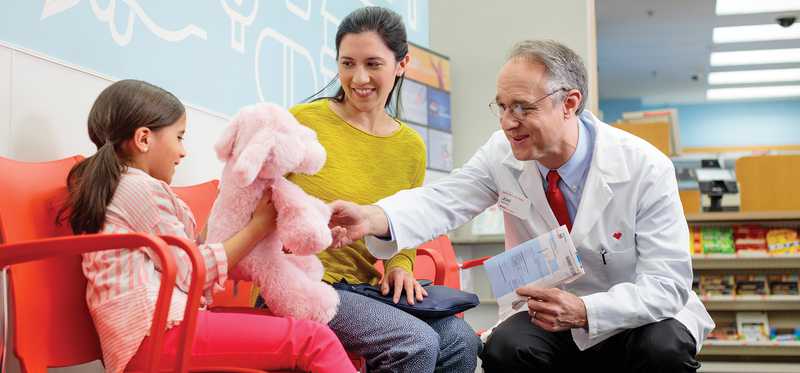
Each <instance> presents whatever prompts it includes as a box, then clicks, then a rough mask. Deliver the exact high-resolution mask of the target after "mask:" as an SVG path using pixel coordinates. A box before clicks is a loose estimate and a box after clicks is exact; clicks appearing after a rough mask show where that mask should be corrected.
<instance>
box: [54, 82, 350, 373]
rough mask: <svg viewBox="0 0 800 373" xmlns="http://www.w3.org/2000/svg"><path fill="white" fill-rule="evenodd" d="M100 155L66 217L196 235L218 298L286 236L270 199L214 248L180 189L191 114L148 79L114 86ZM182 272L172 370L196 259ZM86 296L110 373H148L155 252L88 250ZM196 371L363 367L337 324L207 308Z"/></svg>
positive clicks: (96, 225) (73, 174) (96, 113)
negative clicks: (245, 264)
mask: <svg viewBox="0 0 800 373" xmlns="http://www.w3.org/2000/svg"><path fill="white" fill-rule="evenodd" d="M88 125H89V137H90V138H91V140H92V142H93V143H94V144H95V146H97V152H96V153H95V154H94V155H92V156H90V157H89V158H86V159H85V160H83V161H82V162H80V163H78V164H77V165H76V166H75V167H74V168H73V169H72V170H71V171H70V173H69V176H68V180H67V181H68V188H69V199H68V202H67V205H66V206H65V208H64V209H63V210H62V215H64V216H65V217H66V218H67V219H68V220H69V223H70V226H71V227H72V230H73V231H74V232H75V234H86V233H125V232H143V233H150V234H156V235H172V236H178V237H183V238H187V239H190V240H195V241H196V242H197V244H198V249H199V251H200V253H201V254H202V256H203V257H204V259H205V260H204V262H205V263H206V279H205V287H206V298H204V301H206V303H207V301H210V297H209V296H210V295H211V294H212V293H213V291H214V290H217V289H222V287H223V286H224V284H225V280H226V278H227V273H228V268H232V267H233V266H235V265H236V263H237V262H238V261H239V259H241V258H243V257H244V256H245V255H247V254H248V253H249V252H250V250H252V249H253V247H254V246H255V244H256V243H257V242H258V241H260V240H261V239H262V238H263V237H265V236H266V235H268V234H269V233H271V232H272V231H273V230H274V229H275V209H274V207H273V206H272V203H271V201H270V196H269V195H268V194H265V195H264V196H263V197H262V199H261V201H260V202H259V205H258V206H257V207H256V210H255V212H254V213H253V217H252V218H251V221H250V223H249V224H248V225H247V226H246V227H245V228H243V229H242V230H241V231H240V232H238V233H237V234H235V235H234V236H233V237H231V238H229V239H228V240H227V241H225V242H221V243H205V242H203V241H204V240H205V239H204V238H203V237H199V236H198V235H197V232H198V229H197V227H196V226H195V220H194V217H193V216H192V213H191V211H190V210H189V208H188V207H187V206H186V204H185V203H184V202H183V201H181V200H180V199H179V198H178V197H177V196H176V195H175V193H174V192H173V191H172V189H170V187H169V183H170V182H171V181H172V176H173V175H174V173H175V166H177V165H178V164H179V163H180V161H181V159H182V158H183V157H184V156H185V155H186V151H185V149H184V147H183V144H182V141H183V136H184V135H185V134H186V112H185V109H184V107H183V105H182V104H181V102H180V101H179V100H178V99H177V98H176V97H175V96H174V95H172V94H171V93H169V92H167V91H165V90H163V89H161V88H159V87H156V86H154V85H152V84H149V83H146V82H142V81H138V80H123V81H119V82H116V83H114V84H112V85H111V86H109V87H108V88H106V89H105V90H103V92H101V93H100V96H99V97H98V98H97V100H96V101H95V103H94V105H93V106H92V109H91V112H90V113H89V121H88ZM173 252H174V255H175V256H176V261H177V267H178V275H177V278H176V286H175V288H176V289H175V291H174V292H173V296H172V301H171V304H170V310H169V318H168V325H169V326H170V327H169V330H168V331H167V335H166V338H165V343H164V347H163V352H162V353H163V358H162V360H161V361H162V364H164V367H163V369H167V370H172V369H173V368H174V362H175V357H176V354H177V350H178V347H179V346H178V340H179V338H178V336H179V335H180V331H181V328H182V327H183V326H182V324H181V321H182V317H183V311H184V309H185V307H186V301H187V295H186V293H187V292H188V288H189V283H190V281H191V264H190V262H189V258H188V257H187V256H186V254H185V253H184V252H183V251H181V250H178V249H175V250H174V251H173ZM82 265H83V273H84V275H85V276H86V278H87V280H88V281H87V286H86V301H87V305H88V306H89V311H90V313H91V316H92V319H93V321H94V324H95V327H96V328H97V333H98V336H99V337H100V345H101V347H102V349H103V363H104V365H105V369H106V372H111V373H117V372H122V371H123V370H126V369H127V370H140V369H142V368H143V367H144V363H145V361H144V360H145V359H144V356H141V354H140V353H139V351H144V350H147V349H145V348H144V347H145V346H146V345H147V343H148V338H147V336H146V335H147V332H148V331H149V329H150V325H151V323H152V316H153V310H154V308H155V303H156V298H157V296H158V288H159V283H160V273H159V268H158V264H157V263H156V262H155V260H154V257H153V256H151V254H150V253H148V251H146V250H142V249H138V248H129V249H118V250H111V251H103V252H98V253H89V254H84V256H83V263H82ZM197 329H198V330H197V331H196V334H195V340H194V341H193V343H192V359H191V365H192V366H220V365H224V366H235V367H241V368H251V369H261V370H264V369H268V370H273V369H276V370H303V371H309V372H353V371H354V369H353V366H352V365H351V363H350V361H349V359H348V358H347V354H346V353H345V352H344V349H343V348H342V346H341V344H340V343H339V341H338V339H337V338H336V336H335V335H334V334H333V332H331V330H330V329H328V327H327V326H325V325H322V324H319V323H315V322H312V321H307V320H294V319H289V318H281V317H274V316H267V315H265V314H264V313H255V312H253V313H223V312H208V311H200V313H199V315H198V322H197Z"/></svg>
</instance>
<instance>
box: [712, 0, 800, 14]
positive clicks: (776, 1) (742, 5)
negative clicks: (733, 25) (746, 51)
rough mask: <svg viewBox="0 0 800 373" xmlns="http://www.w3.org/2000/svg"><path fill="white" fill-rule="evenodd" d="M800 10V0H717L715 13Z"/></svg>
mask: <svg viewBox="0 0 800 373" xmlns="http://www.w3.org/2000/svg"><path fill="white" fill-rule="evenodd" d="M790 10H800V0H762V1H756V0H717V15H718V16H726V15H731V14H751V13H773V12H786V11H790Z"/></svg>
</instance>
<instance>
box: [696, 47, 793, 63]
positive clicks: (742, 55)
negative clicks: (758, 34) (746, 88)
mask: <svg viewBox="0 0 800 373" xmlns="http://www.w3.org/2000/svg"><path fill="white" fill-rule="evenodd" d="M793 62H800V48H789V49H761V50H752V51H734V52H711V66H737V65H760V64H770V63H793Z"/></svg>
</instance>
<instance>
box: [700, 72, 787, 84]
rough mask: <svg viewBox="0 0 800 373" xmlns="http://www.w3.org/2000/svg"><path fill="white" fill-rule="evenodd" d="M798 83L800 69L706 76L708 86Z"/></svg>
mask: <svg viewBox="0 0 800 373" xmlns="http://www.w3.org/2000/svg"><path fill="white" fill-rule="evenodd" d="M793 81H800V69H772V70H748V71H718V72H712V73H709V74H708V84H711V85H719V84H747V83H774V82H793Z"/></svg>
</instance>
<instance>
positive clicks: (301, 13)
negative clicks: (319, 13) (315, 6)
mask: <svg viewBox="0 0 800 373" xmlns="http://www.w3.org/2000/svg"><path fill="white" fill-rule="evenodd" d="M286 9H288V10H289V11H290V12H292V13H293V14H294V15H296V16H298V17H300V18H302V19H303V20H306V21H308V20H309V19H311V0H306V7H305V9H303V8H301V7H300V6H298V5H297V4H295V3H294V1H292V0H286Z"/></svg>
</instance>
